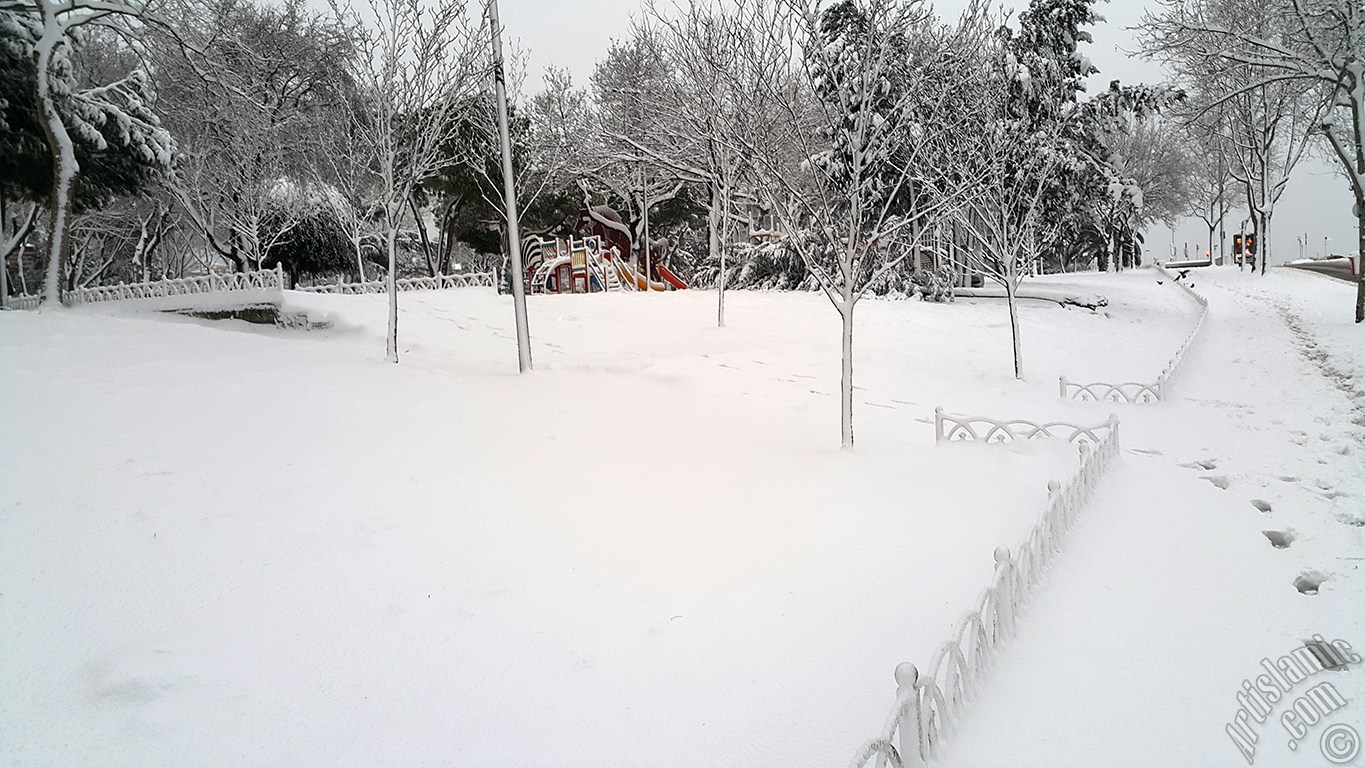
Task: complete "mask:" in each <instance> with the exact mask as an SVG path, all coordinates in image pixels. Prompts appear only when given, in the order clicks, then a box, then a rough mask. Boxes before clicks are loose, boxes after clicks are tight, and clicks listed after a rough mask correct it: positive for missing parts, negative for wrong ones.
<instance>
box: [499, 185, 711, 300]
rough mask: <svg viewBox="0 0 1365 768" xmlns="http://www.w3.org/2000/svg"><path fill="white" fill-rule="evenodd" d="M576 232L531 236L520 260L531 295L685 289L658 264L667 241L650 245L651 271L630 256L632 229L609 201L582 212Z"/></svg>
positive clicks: (677, 278)
mask: <svg viewBox="0 0 1365 768" xmlns="http://www.w3.org/2000/svg"><path fill="white" fill-rule="evenodd" d="M575 233H576V234H578V235H579V237H575V236H573V235H570V236H569V237H568V238H554V239H546V238H541V237H536V236H532V237H528V238H527V239H526V240H524V241H523V242H522V262H523V266H524V267H525V269H526V275H525V279H526V281H527V282H526V289H527V291H528V292H529V293H533V294H537V293H598V292H602V291H668V290H682V289H685V288H687V283H685V282H683V281H682V279H681V278H679V277H678V276H677V275H676V274H674V273H673V272H672V271H670V270H669V269H668V266H667V265H666V264H662V263H660V261H661V260H662V259H663V258H666V257H667V256H666V247H665V246H666V243H667V241H656V242H655V243H654V244H653V247H652V248H650V249H649V257H650V258H649V259H648V261H649V272H650V274H648V275H646V274H644V273H643V269H642V268H641V266H640V265H638V264H635V263H633V260H632V258H631V256H632V254H631V247H630V243H631V236H630V228H629V227H627V226H626V225H625V223H624V222H622V221H621V217H620V216H619V215H618V214H617V213H616V211H613V210H612V209H611V208H608V207H607V206H605V205H598V206H592V207H591V208H584V209H583V210H581V211H579V217H578V224H577V226H576V227H575Z"/></svg>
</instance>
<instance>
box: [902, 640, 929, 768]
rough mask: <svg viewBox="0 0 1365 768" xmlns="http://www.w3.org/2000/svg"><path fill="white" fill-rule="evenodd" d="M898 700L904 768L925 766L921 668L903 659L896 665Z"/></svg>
mask: <svg viewBox="0 0 1365 768" xmlns="http://www.w3.org/2000/svg"><path fill="white" fill-rule="evenodd" d="M895 677H896V702H897V704H898V705H901V703H902V702H905V703H904V704H903V705H901V706H900V728H899V730H900V737H901V738H900V744H899V745H897V746H898V748H899V750H900V753H901V766H902V768H925V761H924V758H925V755H924V740H923V738H921V737H922V734H921V733H920V713H919V690H918V688H919V670H918V669H916V668H915V665H914V664H911V663H910V662H908V661H903V662H901V663H900V664H897V665H896V673H895Z"/></svg>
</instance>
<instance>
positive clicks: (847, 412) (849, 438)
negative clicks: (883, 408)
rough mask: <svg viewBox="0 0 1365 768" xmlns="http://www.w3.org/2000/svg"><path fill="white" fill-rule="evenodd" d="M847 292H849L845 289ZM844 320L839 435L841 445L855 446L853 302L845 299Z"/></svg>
mask: <svg viewBox="0 0 1365 768" xmlns="http://www.w3.org/2000/svg"><path fill="white" fill-rule="evenodd" d="M845 293H848V292H847V291H845ZM838 309H839V316H840V318H841V319H842V320H843V343H842V345H841V350H842V354H843V358H842V359H843V368H842V371H841V375H840V377H839V436H840V446H841V447H843V448H852V447H853V303H852V302H851V301H849V300H848V299H845V301H844V304H843V306H841V307H839V308H838Z"/></svg>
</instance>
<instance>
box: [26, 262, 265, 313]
mask: <svg viewBox="0 0 1365 768" xmlns="http://www.w3.org/2000/svg"><path fill="white" fill-rule="evenodd" d="M284 287H285V281H284V270H282V269H281V268H279V267H276V268H275V269H262V270H258V271H255V272H230V273H228V274H226V275H200V276H197V277H176V278H167V279H165V280H157V281H155V282H150V283H120V284H118V285H98V286H93V287H86V288H77V289H75V290H73V291H62V303H63V304H66V305H67V306H75V305H77V304H95V303H99V302H104V301H128V300H132V299H163V298H167V297H172V296H194V295H200V294H207V293H234V292H240V291H268V290H281V289H283V288H284ZM42 300H43V299H42V296H11V297H10V298H9V302H8V306H9V308H10V309H36V308H37V307H38V306H39V305H40V304H41V303H42Z"/></svg>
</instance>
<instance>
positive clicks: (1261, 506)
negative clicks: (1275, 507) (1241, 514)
mask: <svg viewBox="0 0 1365 768" xmlns="http://www.w3.org/2000/svg"><path fill="white" fill-rule="evenodd" d="M1251 506H1253V507H1255V508H1256V509H1258V510H1260V511H1262V512H1269V511H1270V502H1268V501H1266V500H1265V499H1252V500H1251Z"/></svg>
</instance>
